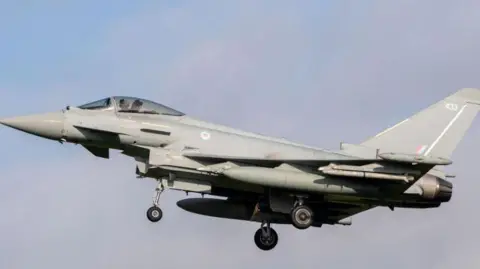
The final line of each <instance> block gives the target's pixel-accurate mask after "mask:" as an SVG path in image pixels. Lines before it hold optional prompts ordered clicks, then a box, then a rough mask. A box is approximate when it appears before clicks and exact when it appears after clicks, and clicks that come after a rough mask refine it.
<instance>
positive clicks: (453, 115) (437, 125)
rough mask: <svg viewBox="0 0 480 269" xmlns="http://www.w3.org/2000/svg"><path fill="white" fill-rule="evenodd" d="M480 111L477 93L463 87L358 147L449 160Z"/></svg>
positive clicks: (479, 98)
mask: <svg viewBox="0 0 480 269" xmlns="http://www.w3.org/2000/svg"><path fill="white" fill-rule="evenodd" d="M479 108H480V90H479V89H471V88H465V89H461V90H459V91H457V92H456V93H454V94H452V95H450V96H448V97H447V98H445V99H444V100H442V101H440V102H437V103H436V104H434V105H432V106H430V107H428V108H426V109H424V110H423V111H421V112H419V113H417V114H415V115H413V116H412V117H410V118H408V119H406V120H404V121H402V122H400V123H398V124H397V125H395V126H393V127H391V128H388V129H387V130H385V131H383V132H381V133H379V134H378V135H376V136H374V137H372V138H370V139H368V140H367V141H365V142H363V143H362V144H361V145H362V146H365V147H368V148H374V149H380V151H381V152H398V153H406V154H417V155H425V156H426V155H430V156H436V157H444V158H450V157H451V155H452V153H453V151H454V150H455V148H456V147H457V145H458V144H459V142H460V141H461V140H462V138H463V136H464V135H465V133H466V132H467V131H468V129H469V128H470V126H471V124H472V122H473V120H474V119H475V117H476V115H477V112H478V110H479Z"/></svg>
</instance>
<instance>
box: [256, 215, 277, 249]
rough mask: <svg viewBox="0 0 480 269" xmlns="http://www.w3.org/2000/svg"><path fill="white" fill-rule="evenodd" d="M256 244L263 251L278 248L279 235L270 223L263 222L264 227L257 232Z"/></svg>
mask: <svg viewBox="0 0 480 269" xmlns="http://www.w3.org/2000/svg"><path fill="white" fill-rule="evenodd" d="M254 240H255V244H256V245H257V247H258V248H259V249H261V250H264V251H268V250H272V249H273V248H275V246H277V243H278V234H277V232H276V231H275V230H274V229H273V228H271V227H270V222H266V221H264V222H262V226H261V227H260V229H258V230H257V232H256V233H255V236H254Z"/></svg>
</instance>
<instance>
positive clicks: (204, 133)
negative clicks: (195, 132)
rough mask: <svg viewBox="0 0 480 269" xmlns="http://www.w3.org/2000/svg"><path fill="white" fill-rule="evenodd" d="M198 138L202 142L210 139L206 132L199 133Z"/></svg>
mask: <svg viewBox="0 0 480 269" xmlns="http://www.w3.org/2000/svg"><path fill="white" fill-rule="evenodd" d="M200 137H201V138H202V139H203V140H208V139H210V134H209V133H208V132H201V133H200Z"/></svg>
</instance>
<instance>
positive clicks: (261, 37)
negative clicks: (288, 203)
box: [0, 0, 480, 269]
mask: <svg viewBox="0 0 480 269" xmlns="http://www.w3.org/2000/svg"><path fill="white" fill-rule="evenodd" d="M479 18H480V3H479V2H478V1H475V0H463V1H448V0H425V1H415V0H405V1H383V0H369V1H353V0H351V1H347V0H344V1H319V0H315V1H314V0H311V1H309V0H305V1H286V0H275V1H274V0H272V1H269V0H264V1H253V0H245V1H220V0H219V1H210V0H205V1H186V0H184V1H181V0H179V1H127V0H117V1H101V3H100V2H98V1H91V0H85V1H68V2H67V1H58V0H47V1H42V3H41V4H40V1H0V98H1V99H2V105H1V106H0V117H9V116H15V115H23V114H31V113H41V112H48V111H58V110H60V109H62V108H64V107H65V106H67V105H80V104H83V103H87V102H90V101H94V100H97V99H101V98H103V97H106V96H110V95H130V96H138V97H143V98H148V99H153V100H155V101H157V102H160V103H163V104H166V105H168V106H171V107H173V108H175V109H177V110H180V111H182V112H185V113H187V114H189V115H190V116H194V117H197V118H200V119H202V120H206V121H211V122H215V123H219V124H224V125H228V126H231V127H236V128H240V129H243V130H247V131H254V132H259V133H264V134H268V135H273V136H278V137H285V138H288V139H290V140H292V141H295V142H301V143H304V144H308V145H312V146H317V147H322V148H328V149H336V148H338V146H339V143H340V142H342V141H344V142H349V143H360V142H362V141H363V140H365V139H366V138H368V137H369V136H371V135H373V134H376V133H378V132H380V131H381V130H383V129H385V128H387V127H389V126H391V125H393V124H395V123H397V122H400V121H402V120H403V119H405V118H407V117H409V116H410V115H412V114H414V113H415V112H417V111H419V110H420V109H423V108H424V107H426V106H428V105H430V104H432V103H435V102H436V101H438V100H440V99H443V98H444V97H445V96H447V95H449V94H450V93H452V92H454V91H456V90H457V89H460V88H463V87H480V75H479V74H478V70H480V53H479V49H478V48H479V47H480V19H479ZM479 135H480V121H479V120H478V119H477V120H476V121H475V122H474V125H473V126H472V128H471V129H470V131H469V132H468V134H467V135H466V136H465V138H464V140H463V141H462V143H461V144H460V145H459V147H458V148H457V150H456V152H455V154H454V156H453V160H454V165H452V166H451V167H448V171H450V172H452V173H455V174H457V178H455V179H454V184H455V189H454V197H453V198H452V200H451V202H450V203H448V204H445V205H443V206H441V207H440V208H437V209H431V210H411V209H410V210H406V209H405V210H401V209H398V210H396V211H395V212H390V211H389V210H388V209H383V208H378V209H374V210H371V211H368V212H365V213H362V214H359V215H357V216H355V217H354V219H353V225H352V226H350V227H343V226H339V227H337V226H329V227H324V228H320V229H308V230H306V231H298V230H296V229H294V228H293V227H291V226H277V227H275V228H276V230H277V231H278V233H279V236H280V241H279V244H278V246H277V247H276V249H275V250H274V251H271V252H262V251H260V250H258V249H257V248H256V246H255V244H254V243H253V234H254V232H255V231H256V230H257V229H258V228H259V227H258V226H259V225H257V224H254V223H246V222H239V221H233V220H222V219H214V218H209V217H203V216H199V215H194V214H190V213H188V212H184V211H182V210H181V209H180V208H178V207H177V206H176V201H178V200H180V199H183V198H184V197H185V194H184V193H180V192H174V191H169V192H166V193H165V194H164V195H163V196H162V199H161V203H162V208H163V211H164V218H163V219H162V221H161V222H159V223H156V224H152V223H150V222H149V221H148V220H147V219H146V217H145V211H146V210H147V208H148V207H149V206H151V196H152V194H153V190H154V188H155V185H156V184H155V182H154V181H152V180H148V179H137V178H136V177H135V173H134V172H135V165H134V162H133V160H131V159H129V158H127V157H125V156H122V155H121V154H113V156H112V158H111V159H110V160H103V159H96V158H94V157H93V156H92V155H90V154H89V153H88V152H87V151H85V150H83V149H82V148H80V147H79V146H74V145H65V144H64V145H61V144H59V143H55V142H51V141H46V140H42V139H40V138H36V137H33V136H30V135H27V134H23V133H20V132H17V131H14V130H11V129H8V128H0V137H1V138H2V139H1V141H2V142H1V143H0V152H1V153H2V154H1V155H0V170H1V171H2V173H1V175H0V268H2V269H3V268H9V269H17V268H65V267H68V268H133V267H135V268H155V267H160V268H232V269H236V268H251V267H252V266H255V267H263V266H267V267H275V268H292V267H301V268H320V267H323V268H332V267H334V268H339V269H342V268H352V267H353V266H355V268H369V269H377V268H386V267H388V268H391V269H397V268H398V269H400V268H402V269H403V268H435V269H447V268H452V267H456V268H478V264H479V263H480V258H479V257H478V254H477V253H478V251H477V250H478V249H479V247H480V240H478V236H477V235H478V227H479V225H480V218H479V217H478V216H477V215H478V214H476V212H477V211H478V210H477V208H478V207H477V205H478V203H479V202H480V198H479V196H478V190H479V187H480V183H479V181H478V174H477V173H476V172H475V170H474V168H475V167H477V166H478V164H477V160H478V158H477V155H476V152H477V151H478V150H480V142H479V141H478V140H477V139H476V138H477V137H478V136H479ZM191 196H192V197H193V196H195V195H191Z"/></svg>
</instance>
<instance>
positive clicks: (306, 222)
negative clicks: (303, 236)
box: [290, 205, 314, 230]
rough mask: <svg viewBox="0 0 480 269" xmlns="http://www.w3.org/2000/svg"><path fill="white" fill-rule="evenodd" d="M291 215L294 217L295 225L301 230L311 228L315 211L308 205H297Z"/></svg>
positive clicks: (293, 222)
mask: <svg viewBox="0 0 480 269" xmlns="http://www.w3.org/2000/svg"><path fill="white" fill-rule="evenodd" d="M290 217H291V219H292V224H293V226H294V227H295V228H297V229H300V230H305V229H308V228H310V226H312V224H313V221H314V219H313V217H314V216H313V211H312V209H310V207H308V206H306V205H301V206H297V207H295V208H294V209H293V210H292V212H291V214H290Z"/></svg>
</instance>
